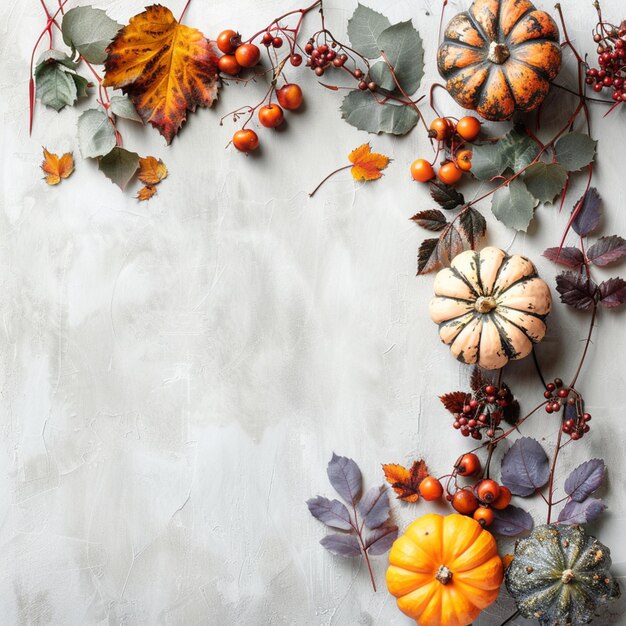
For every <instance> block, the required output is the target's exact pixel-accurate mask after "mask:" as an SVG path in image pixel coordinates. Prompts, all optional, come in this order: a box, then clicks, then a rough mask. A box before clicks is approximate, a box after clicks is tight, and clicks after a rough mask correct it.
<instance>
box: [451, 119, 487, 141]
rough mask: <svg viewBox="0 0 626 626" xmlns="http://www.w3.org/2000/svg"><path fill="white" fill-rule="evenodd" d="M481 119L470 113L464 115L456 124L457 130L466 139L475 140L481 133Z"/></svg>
mask: <svg viewBox="0 0 626 626" xmlns="http://www.w3.org/2000/svg"><path fill="white" fill-rule="evenodd" d="M480 126H481V124H480V120H478V118H476V117H472V116H471V115H468V116H467V117H462V118H461V119H460V120H459V121H458V122H457V124H456V132H457V134H458V135H459V137H461V138H462V139H465V141H474V139H476V137H478V135H479V134H480Z"/></svg>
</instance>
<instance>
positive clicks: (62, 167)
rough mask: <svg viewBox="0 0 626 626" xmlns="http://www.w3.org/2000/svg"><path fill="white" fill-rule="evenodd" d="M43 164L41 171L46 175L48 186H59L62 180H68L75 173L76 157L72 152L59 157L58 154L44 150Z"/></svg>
mask: <svg viewBox="0 0 626 626" xmlns="http://www.w3.org/2000/svg"><path fill="white" fill-rule="evenodd" d="M43 157H44V159H43V162H42V164H41V169H42V170H43V171H44V173H45V174H46V182H47V183H48V185H58V184H59V183H60V182H61V179H62V178H67V177H68V176H69V175H70V174H71V173H72V172H73V171H74V157H73V156H72V153H71V152H66V153H65V154H64V155H63V156H61V157H59V155H58V154H54V153H53V152H48V151H47V150H46V149H45V148H44V149H43Z"/></svg>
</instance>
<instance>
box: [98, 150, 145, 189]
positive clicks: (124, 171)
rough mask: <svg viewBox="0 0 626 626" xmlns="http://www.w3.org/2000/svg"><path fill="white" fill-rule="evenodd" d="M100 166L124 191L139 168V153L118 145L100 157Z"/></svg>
mask: <svg viewBox="0 0 626 626" xmlns="http://www.w3.org/2000/svg"><path fill="white" fill-rule="evenodd" d="M98 167H99V169H100V171H101V172H103V173H104V175H105V176H106V177H107V178H109V179H110V180H111V181H112V182H114V183H115V184H116V185H117V186H118V187H119V188H120V189H121V190H122V191H123V190H124V189H125V188H126V185H128V183H129V182H130V181H131V180H132V178H133V176H134V175H135V173H136V172H137V170H138V169H139V155H138V154H137V153H136V152H131V151H130V150H126V149H125V148H120V147H118V146H116V147H115V148H113V150H111V152H109V153H108V154H106V155H105V156H103V157H102V158H101V159H100V161H99V162H98Z"/></svg>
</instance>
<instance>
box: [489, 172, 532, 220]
mask: <svg viewBox="0 0 626 626" xmlns="http://www.w3.org/2000/svg"><path fill="white" fill-rule="evenodd" d="M535 202H536V200H535V199H534V198H533V196H532V195H531V193H530V192H529V191H528V189H526V185H525V184H524V181H523V180H521V179H520V178H515V179H514V180H512V181H511V182H510V183H509V185H508V186H506V187H500V189H498V190H497V191H496V192H495V193H494V194H493V199H492V201H491V210H492V212H493V214H494V215H495V216H496V218H497V219H498V220H500V221H501V222H502V223H503V224H504V225H505V226H508V227H509V228H514V229H515V230H523V231H526V229H527V228H528V225H529V224H530V221H531V220H532V219H533V214H534V208H535Z"/></svg>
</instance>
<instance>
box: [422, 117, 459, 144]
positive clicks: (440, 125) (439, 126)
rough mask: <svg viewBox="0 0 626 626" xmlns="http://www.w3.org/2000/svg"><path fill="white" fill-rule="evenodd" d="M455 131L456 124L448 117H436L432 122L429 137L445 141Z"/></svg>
mask: <svg viewBox="0 0 626 626" xmlns="http://www.w3.org/2000/svg"><path fill="white" fill-rule="evenodd" d="M452 133H454V124H452V122H451V121H450V120H449V119H448V118H447V117H436V118H435V119H434V120H433V121H432V122H431V124H430V131H429V133H428V135H429V137H431V138H432V139H436V140H437V141H445V140H446V139H448V138H449V137H451V136H452Z"/></svg>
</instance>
